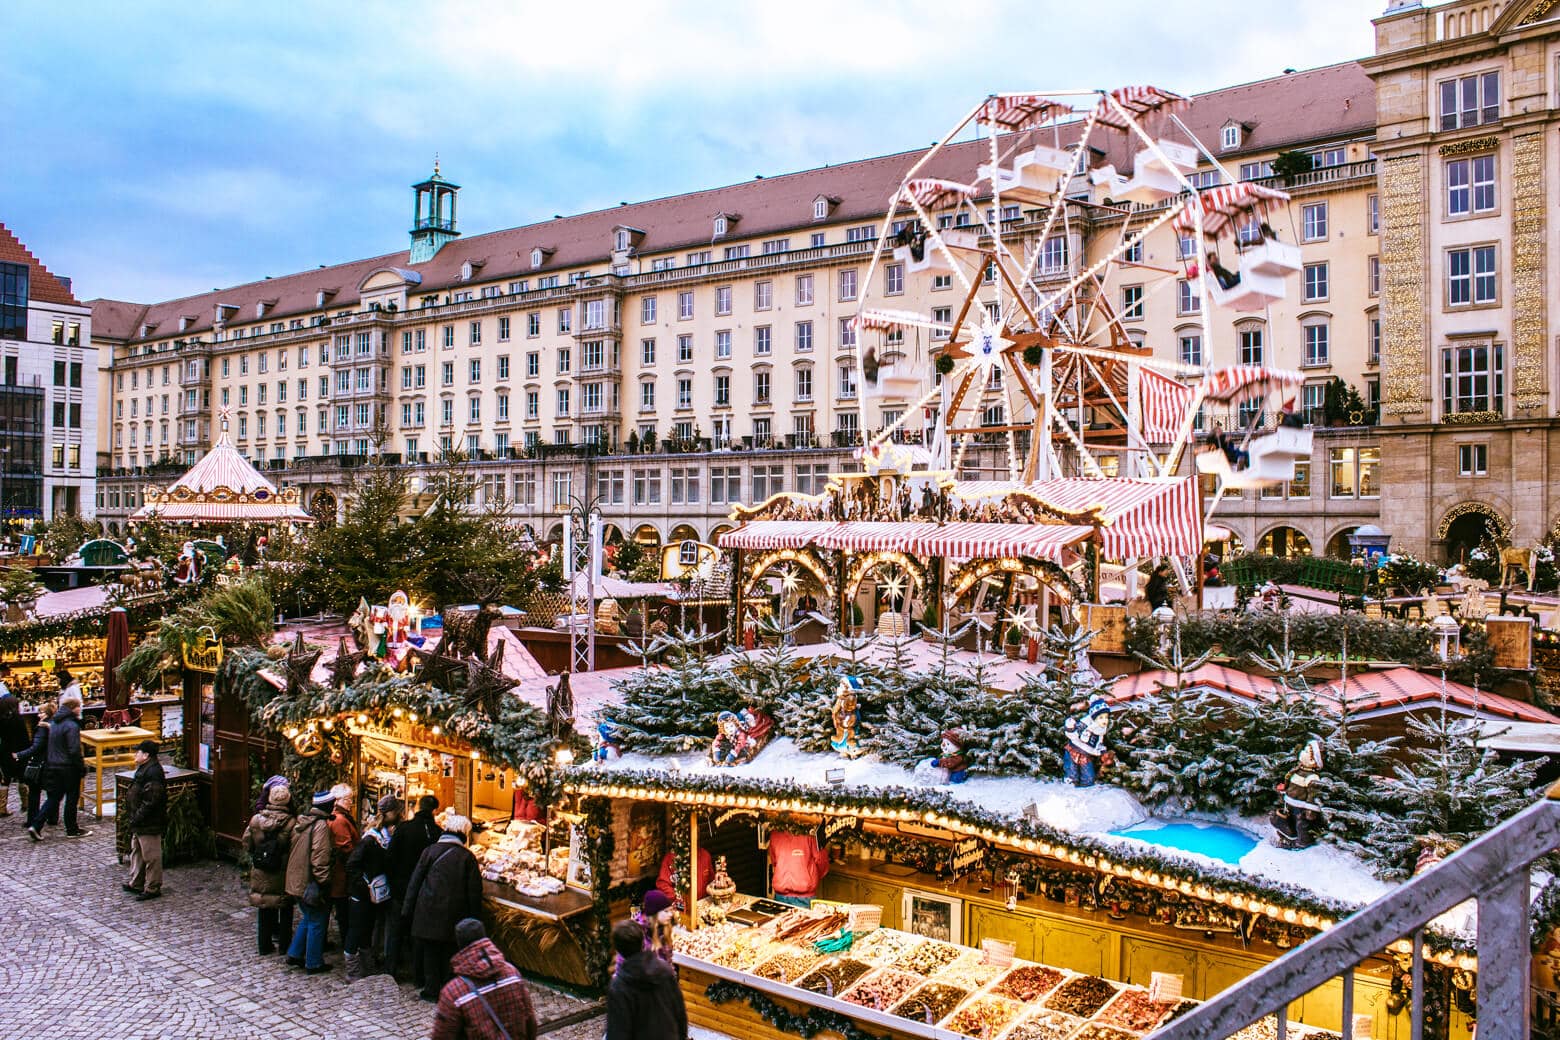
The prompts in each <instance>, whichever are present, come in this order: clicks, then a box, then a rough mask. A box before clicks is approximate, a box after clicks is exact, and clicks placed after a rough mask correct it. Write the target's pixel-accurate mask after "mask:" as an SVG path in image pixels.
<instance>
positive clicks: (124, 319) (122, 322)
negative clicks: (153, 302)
mask: <svg viewBox="0 0 1560 1040" xmlns="http://www.w3.org/2000/svg"><path fill="white" fill-rule="evenodd" d="M87 306H88V307H91V308H92V336H93V338H94V339H134V338H135V337H136V336H137V335H138V334H139V333H140V331H141V317H142V316H143V315H144V314H145V313H146V309H147V308H146V304H144V303H130V302H129V301H127V300H105V299H96V300H88V301H87Z"/></svg>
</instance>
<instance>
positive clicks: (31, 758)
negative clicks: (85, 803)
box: [0, 664, 156, 842]
mask: <svg viewBox="0 0 1560 1040" xmlns="http://www.w3.org/2000/svg"><path fill="white" fill-rule="evenodd" d="M8 674H9V668H8V667H7V666H5V665H4V664H0V816H10V815H11V811H10V793H11V792H10V788H11V785H12V784H17V785H19V787H20V793H21V803H22V806H23V809H24V811H25V818H24V820H23V824H24V826H25V827H26V828H27V836H28V837H30V838H31V839H32V840H33V841H35V842H36V841H42V840H43V835H44V828H45V827H57V826H59V823H60V815H61V810H62V809H63V811H64V817H65V835H66V837H70V838H85V837H87V836H88V835H90V834H91V833H92V832H91V831H89V830H86V829H85V828H83V827H82V826H81V823H80V820H79V818H78V811H79V809H80V804H81V780H82V777H84V776H85V775H86V771H87V768H86V760H85V759H84V758H83V757H82V754H81V704H82V694H81V683H80V682H78V681H77V680H76V679H75V678H74V677H73V676H72V675H71V674H70V672H69V671H67V670H66V669H64V668H61V669H59V670H58V671H57V673H56V676H57V678H58V679H59V683H60V695H59V698H58V700H57V701H47V702H44V703H43V704H42V705H40V707H39V712H38V723H37V725H36V726H35V727H34V729H33V732H32V735H31V736H29V735H28V733H27V723H26V721H25V720H24V719H23V718H22V710H21V702H20V701H19V700H18V699H17V697H16V695H15V694H13V693H11V691H10V688H9V687H8V686H7V685H6V683H5V678H6V676H7V675H8ZM149 743H151V742H149ZM152 747H153V750H154V751H155V750H156V744H155V743H153V744H152ZM138 754H139V752H138ZM136 761H137V763H139V762H140V761H141V760H140V759H139V758H138V759H137V760H136Z"/></svg>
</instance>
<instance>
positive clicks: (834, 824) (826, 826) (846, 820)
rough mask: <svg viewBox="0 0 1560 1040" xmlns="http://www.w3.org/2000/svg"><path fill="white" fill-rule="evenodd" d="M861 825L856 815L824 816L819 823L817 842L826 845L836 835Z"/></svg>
mask: <svg viewBox="0 0 1560 1040" xmlns="http://www.w3.org/2000/svg"><path fill="white" fill-rule="evenodd" d="M860 825H861V819H860V817H856V816H826V817H824V820H823V823H822V824H820V825H819V828H818V830H819V834H818V844H819V845H827V844H828V843H829V842H831V841H833V840H834V839H835V837H836V836H838V835H840V834H843V833H845V832H846V831H853V830H855V829H856V828H857V827H859V826H860Z"/></svg>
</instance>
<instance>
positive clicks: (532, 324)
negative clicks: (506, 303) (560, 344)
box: [525, 311, 542, 338]
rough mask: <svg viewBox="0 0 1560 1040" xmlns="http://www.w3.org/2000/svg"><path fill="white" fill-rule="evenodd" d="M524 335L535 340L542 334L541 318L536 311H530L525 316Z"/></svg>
mask: <svg viewBox="0 0 1560 1040" xmlns="http://www.w3.org/2000/svg"><path fill="white" fill-rule="evenodd" d="M525 334H526V335H527V336H528V337H531V338H535V337H537V336H540V335H541V334H542V316H541V314H540V312H538V311H532V312H531V313H530V314H527V315H526V316H525Z"/></svg>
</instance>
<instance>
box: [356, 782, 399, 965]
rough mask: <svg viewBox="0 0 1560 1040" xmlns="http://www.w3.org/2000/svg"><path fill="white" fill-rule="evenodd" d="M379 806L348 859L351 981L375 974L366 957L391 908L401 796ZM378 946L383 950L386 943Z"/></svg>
mask: <svg viewBox="0 0 1560 1040" xmlns="http://www.w3.org/2000/svg"><path fill="white" fill-rule="evenodd" d="M377 808H378V810H379V813H378V815H377V817H376V818H375V820H374V826H372V827H370V828H369V829H368V830H366V831H364V832H363V837H362V838H361V839H359V841H358V843H357V848H355V849H353V850H352V855H351V856H350V857H348V859H347V900H348V902H349V904H350V908H349V924H348V928H347V940H346V944H345V945H344V946H342V953H343V956H344V957H345V958H346V961H347V981H348V982H356V981H357V980H358V979H361V978H362V977H363V976H364V975H372V974H375V970H374V969H373V966H372V965H370V966H369V970H368V971H364V964H363V956H364V954H365V952H366V953H368V954H369V956H370V959H371V960H372V959H373V956H372V955H373V951H374V949H375V946H376V944H375V936H376V935H377V936H380V937H381V939H382V938H383V934H384V923H385V917H386V914H387V913H388V912H389V909H390V873H389V872H390V836H391V834H392V833H394V831H395V826H396V824H398V823H399V822H400V821H401V799H399V798H397V797H396V796H395V795H393V794H387V795H385V796H384V797H383V798H381V799H379V805H378V807H377ZM365 948H366V949H365ZM378 948H379V949H380V950H381V951H382V950H383V947H382V946H380V947H378ZM392 974H394V972H392Z"/></svg>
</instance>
